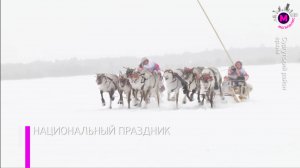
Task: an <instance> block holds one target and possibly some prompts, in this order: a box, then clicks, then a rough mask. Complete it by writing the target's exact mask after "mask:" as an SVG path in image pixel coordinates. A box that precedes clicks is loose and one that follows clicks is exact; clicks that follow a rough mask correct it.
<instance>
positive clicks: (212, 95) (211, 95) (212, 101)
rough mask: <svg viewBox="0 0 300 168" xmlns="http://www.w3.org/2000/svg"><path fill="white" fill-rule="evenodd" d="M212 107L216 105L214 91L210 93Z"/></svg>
mask: <svg viewBox="0 0 300 168" xmlns="http://www.w3.org/2000/svg"><path fill="white" fill-rule="evenodd" d="M209 99H210V107H211V108H213V107H214V92H213V91H211V93H210V98H209Z"/></svg>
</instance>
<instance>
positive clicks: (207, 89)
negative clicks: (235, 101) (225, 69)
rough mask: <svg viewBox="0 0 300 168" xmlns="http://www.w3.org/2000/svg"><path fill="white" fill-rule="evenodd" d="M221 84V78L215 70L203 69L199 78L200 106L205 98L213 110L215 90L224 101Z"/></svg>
mask: <svg viewBox="0 0 300 168" xmlns="http://www.w3.org/2000/svg"><path fill="white" fill-rule="evenodd" d="M221 84H222V76H221V74H220V72H219V70H218V69H217V68H204V69H203V70H202V72H201V77H200V85H201V95H202V101H201V104H204V99H205V98H206V99H207V100H208V101H209V102H210V106H211V108H213V107H214V97H215V95H216V92H215V91H216V90H219V91H220V96H221V98H222V100H224V96H223V91H222V87H221Z"/></svg>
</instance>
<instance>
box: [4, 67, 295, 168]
mask: <svg viewBox="0 0 300 168" xmlns="http://www.w3.org/2000/svg"><path fill="white" fill-rule="evenodd" d="M220 70H221V72H222V73H223V74H224V73H226V69H225V68H220ZM246 70H247V71H248V73H249V74H250V80H249V83H251V84H252V85H253V87H254V90H253V91H252V93H251V95H250V96H251V98H250V100H249V101H247V102H243V103H239V104H237V103H234V101H233V100H232V99H231V98H227V103H222V102H219V103H218V104H217V105H216V108H215V109H210V108H209V106H208V105H207V106H205V107H200V106H199V105H198V104H197V102H196V101H195V102H188V103H187V104H186V105H182V104H180V105H179V109H178V110H176V109H175V103H174V102H167V101H166V94H165V96H164V98H163V103H162V105H161V107H160V108H158V107H157V106H156V104H155V103H154V101H152V104H150V105H149V106H148V108H147V109H144V108H136V107H133V108H132V109H130V110H128V109H127V105H126V104H125V106H124V107H120V106H119V105H117V103H116V102H117V101H115V102H114V104H113V109H112V110H110V109H108V106H106V107H102V106H101V101H100V94H99V91H98V89H97V86H96V83H95V76H78V77H66V78H43V79H31V80H12V81H1V84H2V86H1V97H2V99H1V115H2V118H1V127H2V128H1V131H2V137H1V140H2V142H1V143H2V144H1V154H2V160H1V164H2V166H3V167H17V166H19V167H23V165H24V148H25V147H24V126H25V125H30V126H31V127H32V128H33V127H34V126H40V127H42V126H75V127H76V126H90V127H94V126H103V127H107V126H111V125H115V126H130V127H137V126H144V127H146V126H161V127H163V126H169V127H170V135H168V136H120V135H114V136H37V135H33V130H31V131H32V132H31V136H32V137H31V166H32V167H41V166H47V167H55V166H68V167H89V166H93V167H95V166H99V167H104V166H160V167H161V166H169V167H170V166H177V167H178V166H284V167H286V166H300V110H299V108H300V101H299V100H300V99H299V93H300V75H299V72H300V64H296V63H293V64H292V63H290V64H288V72H287V74H288V78H287V81H288V83H287V90H286V91H283V90H282V89H281V84H282V80H281V65H261V66H246ZM181 98H182V96H181ZM116 99H118V98H116ZM106 101H107V102H108V101H109V99H108V98H106ZM107 104H108V103H107Z"/></svg>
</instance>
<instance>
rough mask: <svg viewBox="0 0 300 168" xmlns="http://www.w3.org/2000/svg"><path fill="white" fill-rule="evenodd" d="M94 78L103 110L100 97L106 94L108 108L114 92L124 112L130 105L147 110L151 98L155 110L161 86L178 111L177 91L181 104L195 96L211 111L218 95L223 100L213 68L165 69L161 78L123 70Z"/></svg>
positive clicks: (154, 74) (218, 73)
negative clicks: (153, 100) (108, 99)
mask: <svg viewBox="0 0 300 168" xmlns="http://www.w3.org/2000/svg"><path fill="white" fill-rule="evenodd" d="M96 78H97V79H96V83H97V85H98V87H99V90H100V95H101V101H102V105H103V106H105V104H106V102H105V99H104V97H103V93H104V92H108V94H109V98H110V103H109V108H112V101H113V100H114V93H115V92H116V91H117V92H118V93H119V95H120V96H119V100H118V104H121V105H123V104H124V102H123V98H124V97H123V94H124V95H125V97H126V100H127V105H128V108H130V106H131V102H133V105H134V106H139V107H141V106H142V103H143V102H144V103H145V106H147V104H148V103H149V102H150V98H151V97H155V99H156V102H157V105H158V106H159V105H160V103H161V93H162V92H163V90H164V89H162V88H161V87H164V85H163V83H165V85H166V88H167V93H168V101H175V102H176V108H178V100H179V93H180V91H182V92H183V95H184V98H183V102H182V103H183V104H185V103H186V102H187V99H188V100H189V101H193V100H194V95H195V94H196V95H197V100H198V103H199V104H200V105H203V104H204V102H208V103H210V106H211V108H213V107H214V98H215V96H216V95H219V96H220V97H221V98H222V100H224V95H223V91H222V76H221V74H220V72H219V70H218V69H217V68H212V67H194V68H184V69H175V70H171V69H167V70H165V71H164V72H163V74H161V73H160V72H150V71H147V70H138V69H133V68H126V72H125V73H124V74H123V73H120V74H119V75H116V74H105V73H101V74H97V77H96ZM163 81H165V82H163ZM217 93H218V94H217ZM172 95H173V96H172ZM205 100H206V101H205Z"/></svg>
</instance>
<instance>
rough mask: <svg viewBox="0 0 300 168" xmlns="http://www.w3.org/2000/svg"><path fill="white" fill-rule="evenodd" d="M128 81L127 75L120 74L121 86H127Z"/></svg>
mask: <svg viewBox="0 0 300 168" xmlns="http://www.w3.org/2000/svg"><path fill="white" fill-rule="evenodd" d="M127 82H128V79H127V78H126V77H125V75H121V74H120V75H119V85H120V87H121V88H123V87H125V86H126V84H127Z"/></svg>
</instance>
